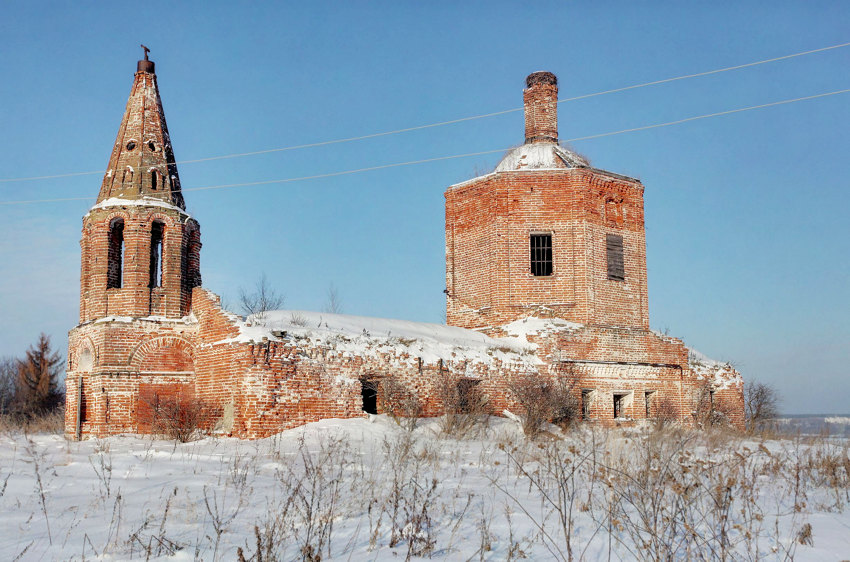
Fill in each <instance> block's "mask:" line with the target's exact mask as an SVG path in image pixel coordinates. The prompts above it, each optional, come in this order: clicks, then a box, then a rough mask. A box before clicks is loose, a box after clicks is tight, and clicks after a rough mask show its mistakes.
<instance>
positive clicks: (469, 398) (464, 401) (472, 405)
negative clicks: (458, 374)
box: [457, 379, 481, 414]
mask: <svg viewBox="0 0 850 562" xmlns="http://www.w3.org/2000/svg"><path fill="white" fill-rule="evenodd" d="M480 382H481V381H479V380H476V379H460V380H459V381H457V397H458V401H457V406H458V410H459V411H460V413H462V414H469V413H473V411H474V410H475V409H476V407H477V406H478V403H479V402H480V400H479V396H478V389H477V388H476V387H477V386H478V383H480Z"/></svg>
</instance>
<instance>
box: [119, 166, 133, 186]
mask: <svg viewBox="0 0 850 562" xmlns="http://www.w3.org/2000/svg"><path fill="white" fill-rule="evenodd" d="M121 183H133V168H130V167H128V168H126V169H125V170H124V175H123V176H121Z"/></svg>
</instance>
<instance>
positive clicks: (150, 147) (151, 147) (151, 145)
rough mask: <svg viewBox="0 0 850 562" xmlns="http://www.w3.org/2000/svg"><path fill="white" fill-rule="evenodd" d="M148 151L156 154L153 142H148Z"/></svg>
mask: <svg viewBox="0 0 850 562" xmlns="http://www.w3.org/2000/svg"><path fill="white" fill-rule="evenodd" d="M148 149H150V151H151V152H156V145H155V144H154V143H153V141H148Z"/></svg>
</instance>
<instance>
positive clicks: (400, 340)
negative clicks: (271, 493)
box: [66, 56, 744, 439]
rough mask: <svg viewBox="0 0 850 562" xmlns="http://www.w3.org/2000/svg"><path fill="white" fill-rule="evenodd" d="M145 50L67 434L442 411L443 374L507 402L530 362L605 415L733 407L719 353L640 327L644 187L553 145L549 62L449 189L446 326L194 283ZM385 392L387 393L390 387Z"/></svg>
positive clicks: (84, 327) (644, 302)
mask: <svg viewBox="0 0 850 562" xmlns="http://www.w3.org/2000/svg"><path fill="white" fill-rule="evenodd" d="M154 69H155V67H154V63H153V62H151V61H149V60H147V56H146V57H145V60H143V61H139V63H138V67H137V72H136V73H135V76H134V81H133V87H132V90H131V93H130V97H129V99H128V102H127V107H126V110H125V113H124V116H123V119H122V122H121V126H120V128H119V132H118V135H117V138H116V141H115V145H114V146H113V150H112V154H111V157H110V160H109V166H108V170H107V172H106V174H105V176H104V178H103V182H102V184H101V189H100V192H99V195H98V199H97V202H96V203H95V205H94V206H93V207H92V208H91V209H90V210H89V212H88V213H87V214H86V215H85V216H84V217H83V228H82V237H81V241H80V248H81V275H80V322H79V324H78V325H77V326H76V327H75V328H73V329H72V330H71V331H70V334H69V348H68V372H67V376H66V392H67V394H66V395H67V402H66V435H67V436H68V437H69V438H77V439H79V438H84V437H88V436H104V435H110V434H116V433H150V432H155V431H157V427H158V426H157V421H158V420H157V418H158V416H162V415H165V414H164V412H166V410H165V408H164V405H166V404H175V403H180V404H183V405H184V407H186V408H190V407H191V408H195V409H196V410H197V411H198V412H201V416H202V417H203V420H202V422H201V423H203V424H205V425H206V427H207V428H208V429H211V430H214V431H216V432H218V433H220V434H226V435H235V436H239V437H244V438H259V437H265V436H268V435H271V434H274V433H276V432H279V431H281V430H283V429H286V428H291V427H295V426H298V425H302V424H304V423H308V422H311V421H316V420H319V419H322V418H329V417H342V418H346V417H355V416H364V415H366V414H367V413H382V412H385V411H387V410H388V409H390V408H391V407H393V406H392V404H393V403H395V402H393V401H391V400H389V399H387V396H388V393H389V392H390V389H392V393H393V394H394V395H398V393H399V392H402V393H403V394H404V395H405V396H406V400H407V402H406V403H407V404H410V403H411V401H412V402H415V403H416V404H417V407H416V409H415V411H416V412H417V413H419V414H421V415H426V416H435V415H440V414H441V413H443V411H444V410H445V408H446V403H445V402H446V391H445V389H446V386H447V385H449V386H454V387H457V388H458V389H469V388H472V387H474V388H475V390H476V393H477V394H478V395H480V396H483V397H486V406H487V409H488V411H490V412H491V413H494V414H503V413H506V412H513V413H517V414H519V413H520V405H519V404H518V402H517V401H516V399H515V398H516V397H515V393H514V392H513V391H512V388H515V387H516V385H517V384H518V382H519V381H523V380H558V381H561V382H564V383H565V384H567V386H568V388H569V392H570V393H571V394H572V396H573V399H574V400H575V403H576V404H578V405H579V406H578V407H579V409H580V416H581V417H582V418H583V419H585V420H586V421H587V422H588V423H597V424H601V425H603V426H613V425H618V424H624V425H629V424H635V423H639V422H640V421H641V420H652V419H658V418H660V417H662V416H664V417H666V418H669V419H672V420H676V421H678V422H680V423H683V424H694V423H701V421H703V420H705V419H708V417H710V416H720V417H722V418H724V419H726V420H727V421H728V422H730V423H732V424H733V425H736V426H739V427H740V426H742V424H743V415H744V414H743V409H744V408H743V381H742V379H741V377H740V375H739V374H738V373H737V372H736V371H735V370H734V369H733V368H732V367H731V366H730V365H727V364H721V363H717V362H714V361H711V360H709V359H707V358H705V357H703V356H701V355H699V354H698V353H696V352H693V351H691V350H689V349H688V348H687V347H685V345H684V344H683V342H682V341H681V340H678V339H676V338H672V337H668V336H666V335H663V334H658V333H656V332H653V331H651V330H650V329H649V314H648V296H647V274H646V247H645V231H644V214H643V191H644V187H643V185H642V184H641V183H640V182H639V181H638V180H635V179H633V178H628V177H625V176H622V175H618V174H615V173H611V172H607V171H604V170H598V169H595V168H593V167H591V166H590V165H589V164H588V162H587V161H586V160H585V159H584V158H583V157H581V156H580V155H577V154H575V153H573V152H571V151H569V150H567V149H565V148H564V147H562V146H560V145H559V144H558V125H557V92H558V87H557V79H556V78H555V76H554V75H553V74H551V73H548V72H536V73H533V74H531V75H530V76H529V77H528V78H527V80H526V88H525V90H524V92H523V95H524V101H525V121H526V124H525V142H524V143H523V144H522V145H520V146H519V147H517V148H515V149H513V150H511V151H509V152H508V153H507V154H506V155H505V157H504V158H503V159H502V161H501V162H500V163H499V165H498V166H497V167H496V169H495V170H494V171H493V172H492V173H490V174H487V175H484V176H481V177H478V178H474V179H472V180H469V181H466V182H463V183H459V184H456V185H453V186H451V187H449V188H448V190H447V191H446V192H445V198H446V295H447V298H446V318H447V324H448V325H447V326H442V325H435V324H424V323H417V322H404V321H398V320H382V319H375V318H364V317H354V316H346V315H335V314H316V313H310V312H299V311H267V312H265V313H263V314H260V315H255V316H252V317H248V318H245V319H243V318H241V317H238V316H236V315H234V314H232V313H230V312H227V311H226V310H223V309H222V308H221V306H220V301H219V299H218V297H217V296H216V295H214V294H213V293H211V292H210V291H208V290H206V289H204V288H203V287H202V285H201V268H200V249H201V236H200V226H199V223H198V222H197V221H196V220H195V219H194V218H192V217H191V216H190V215H189V214H188V213H187V212H186V207H185V203H184V200H183V195H182V191H181V187H180V178H179V174H178V171H177V166H176V161H175V158H174V153H173V149H172V146H171V141H170V138H169V135H168V128H167V126H166V122H165V115H164V112H163V109H162V101H161V99H160V95H159V90H158V87H157V82H156V74H155V72H154ZM396 398H397V396H396Z"/></svg>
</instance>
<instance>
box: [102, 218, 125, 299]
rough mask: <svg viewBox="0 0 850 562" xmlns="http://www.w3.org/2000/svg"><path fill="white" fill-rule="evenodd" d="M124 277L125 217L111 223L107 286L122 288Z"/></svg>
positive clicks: (109, 287) (108, 287)
mask: <svg viewBox="0 0 850 562" xmlns="http://www.w3.org/2000/svg"><path fill="white" fill-rule="evenodd" d="M123 278H124V219H113V220H112V222H111V223H110V224H109V255H108V256H107V266H106V288H107V289H120V288H121V285H122V281H123Z"/></svg>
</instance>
